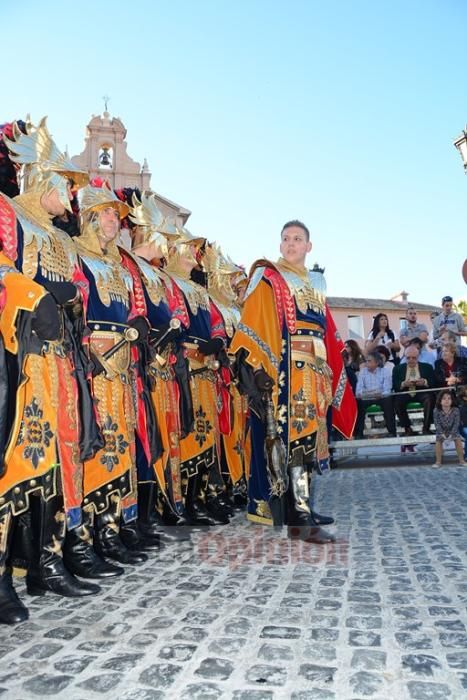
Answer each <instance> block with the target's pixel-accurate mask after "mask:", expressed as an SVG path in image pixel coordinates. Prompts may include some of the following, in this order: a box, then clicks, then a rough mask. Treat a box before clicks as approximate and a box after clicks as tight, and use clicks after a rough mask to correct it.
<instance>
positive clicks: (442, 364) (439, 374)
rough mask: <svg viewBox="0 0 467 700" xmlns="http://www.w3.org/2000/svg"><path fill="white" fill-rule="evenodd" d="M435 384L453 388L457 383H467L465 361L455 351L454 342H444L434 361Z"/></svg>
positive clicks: (466, 365) (466, 364)
mask: <svg viewBox="0 0 467 700" xmlns="http://www.w3.org/2000/svg"><path fill="white" fill-rule="evenodd" d="M435 380H436V386H449V387H453V388H455V387H456V385H457V384H467V361H466V360H465V358H463V357H460V356H459V355H458V354H457V352H456V345H455V344H454V343H446V345H444V346H443V348H442V350H441V357H440V359H439V360H436V362H435Z"/></svg>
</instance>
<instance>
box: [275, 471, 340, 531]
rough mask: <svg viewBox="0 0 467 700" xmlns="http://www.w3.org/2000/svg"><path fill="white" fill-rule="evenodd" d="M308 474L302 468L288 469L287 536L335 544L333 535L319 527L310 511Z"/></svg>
mask: <svg viewBox="0 0 467 700" xmlns="http://www.w3.org/2000/svg"><path fill="white" fill-rule="evenodd" d="M309 503H310V493H309V488H308V474H307V470H306V468H305V467H304V466H302V465H300V466H294V467H289V488H288V489H287V525H288V526H289V527H288V536H289V537H290V538H291V539H300V540H303V541H304V542H309V543H314V544H327V543H329V542H335V539H336V538H335V537H334V535H331V534H330V533H329V532H326V530H323V529H322V528H320V527H319V525H318V524H317V523H316V521H314V520H313V517H312V514H311V511H310V505H309Z"/></svg>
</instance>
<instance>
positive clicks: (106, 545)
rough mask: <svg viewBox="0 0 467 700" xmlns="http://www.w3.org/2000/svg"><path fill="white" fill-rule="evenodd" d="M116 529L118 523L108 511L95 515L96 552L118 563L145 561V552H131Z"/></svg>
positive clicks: (140, 562)
mask: <svg viewBox="0 0 467 700" xmlns="http://www.w3.org/2000/svg"><path fill="white" fill-rule="evenodd" d="M118 531H119V528H118V525H117V523H116V522H115V519H114V515H113V514H112V513H111V512H110V511H108V510H107V511H106V512H105V513H101V514H100V515H96V520H95V531H94V547H95V548H96V551H97V553H98V554H100V556H101V557H104V558H105V559H112V560H114V561H118V562H119V563H120V564H142V563H143V562H145V561H147V560H148V557H147V554H144V553H143V552H132V551H130V550H129V549H128V548H127V547H125V545H124V544H123V542H122V540H121V539H120V537H119V534H118Z"/></svg>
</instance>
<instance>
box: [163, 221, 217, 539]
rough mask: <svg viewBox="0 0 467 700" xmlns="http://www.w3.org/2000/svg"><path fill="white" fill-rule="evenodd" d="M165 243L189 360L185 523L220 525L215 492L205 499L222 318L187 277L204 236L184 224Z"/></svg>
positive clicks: (213, 443) (213, 465) (212, 465)
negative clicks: (171, 240) (189, 423)
mask: <svg viewBox="0 0 467 700" xmlns="http://www.w3.org/2000/svg"><path fill="white" fill-rule="evenodd" d="M178 233H179V234H180V239H179V240H178V241H176V242H175V243H172V244H170V246H169V258H168V263H167V267H166V273H167V274H168V276H169V277H170V279H171V282H172V284H171V285H170V286H169V288H168V296H169V305H170V308H171V311H172V315H173V317H174V318H178V319H180V321H181V322H182V324H183V328H184V330H183V333H182V336H181V340H182V344H183V348H184V354H185V356H186V357H187V359H188V364H189V377H190V379H189V383H190V393H191V400H192V410H193V416H194V423H193V430H192V432H190V433H189V434H188V435H187V436H186V437H184V438H183V439H182V440H181V441H180V459H181V464H180V471H181V474H182V487H184V490H185V493H184V495H185V511H186V515H187V517H188V520H189V524H191V525H219V524H222V525H225V524H227V523H228V522H229V518H228V516H227V514H226V513H225V511H224V509H223V507H222V505H221V504H220V503H219V501H218V499H217V498H216V495H213V494H211V497H210V498H208V481H211V483H212V481H213V478H212V475H211V471H213V470H216V471H217V472H218V475H217V476H218V478H221V476H220V466H219V457H218V455H219V454H220V441H219V436H220V433H219V414H220V411H219V410H218V402H217V392H216V383H217V376H216V373H217V370H218V369H219V362H218V360H217V359H216V356H217V354H218V353H219V352H221V351H222V350H223V349H224V347H225V331H224V324H223V321H222V317H221V315H220V313H219V311H218V310H217V309H216V308H215V306H214V304H213V303H212V301H211V300H210V298H209V294H208V292H207V290H206V289H205V288H204V287H203V286H201V285H200V284H198V283H197V282H194V281H193V280H192V277H191V275H192V272H193V270H195V268H199V262H200V260H201V247H202V246H203V245H204V243H205V239H204V238H195V237H194V236H193V235H192V234H191V233H190V232H189V231H188V230H187V229H186V228H182V229H178Z"/></svg>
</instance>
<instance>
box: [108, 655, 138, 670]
mask: <svg viewBox="0 0 467 700" xmlns="http://www.w3.org/2000/svg"><path fill="white" fill-rule="evenodd" d="M143 658H144V654H119V656H112V657H111V658H110V659H107V660H106V661H104V663H103V664H102V666H101V668H105V669H111V670H112V671H120V672H121V673H124V672H125V671H131V670H132V669H133V668H134V667H135V666H136V665H137V664H138V661H140V660H141V659H143Z"/></svg>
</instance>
